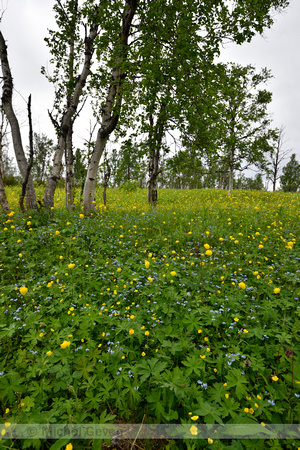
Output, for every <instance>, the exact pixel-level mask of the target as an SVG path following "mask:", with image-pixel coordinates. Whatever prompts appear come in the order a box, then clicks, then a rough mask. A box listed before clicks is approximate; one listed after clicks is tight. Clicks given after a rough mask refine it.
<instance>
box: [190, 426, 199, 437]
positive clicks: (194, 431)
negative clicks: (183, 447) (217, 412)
mask: <svg viewBox="0 0 300 450" xmlns="http://www.w3.org/2000/svg"><path fill="white" fill-rule="evenodd" d="M190 432H191V434H193V435H194V436H197V434H198V430H197V427H196V425H192V426H191V428H190Z"/></svg>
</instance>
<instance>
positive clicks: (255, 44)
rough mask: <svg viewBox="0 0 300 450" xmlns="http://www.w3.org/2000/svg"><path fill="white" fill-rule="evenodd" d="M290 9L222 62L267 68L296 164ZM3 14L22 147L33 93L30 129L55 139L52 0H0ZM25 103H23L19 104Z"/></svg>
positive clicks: (298, 14)
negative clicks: (46, 70) (44, 71)
mask: <svg viewBox="0 0 300 450" xmlns="http://www.w3.org/2000/svg"><path fill="white" fill-rule="evenodd" d="M290 3H291V4H290V7H289V8H288V9H286V10H285V11H284V12H283V13H282V14H278V15H276V16H275V24H274V25H273V27H272V29H271V30H266V31H265V33H264V37H261V36H256V37H255V38H254V39H253V40H252V42H251V43H250V44H243V45H242V46H237V45H234V44H230V45H227V46H226V48H225V49H224V50H223V51H222V60H223V61H233V62H237V63H240V64H242V65H247V64H253V65H255V66H256V68H257V70H260V69H261V68H262V67H267V68H269V69H271V71H272V74H273V75H274V79H272V80H271V81H270V82H269V84H268V89H269V90H270V91H271V92H273V101H272V104H271V106H270V108H269V110H270V112H272V116H273V119H274V126H277V127H280V126H284V127H285V139H286V140H287V143H286V145H285V148H292V149H293V151H294V152H295V153H297V155H298V160H299V161H300V83H299V78H300V52H299V47H300V27H299V22H300V1H299V0H291V2H290ZM0 5H1V9H2V10H3V9H4V10H5V13H4V15H3V19H2V23H1V24H0V26H1V31H2V33H3V35H4V38H5V40H6V41H7V45H8V56H9V61H10V66H11V70H12V75H13V78H14V86H15V91H16V92H15V96H14V101H15V104H16V109H17V111H18V114H19V117H20V121H21V123H23V124H24V127H23V134H24V140H25V139H26V143H25V145H26V144H27V134H26V133H27V131H26V130H27V128H26V116H27V113H26V100H27V99H28V96H29V94H32V111H33V121H34V131H36V132H44V133H46V134H47V135H48V136H49V137H51V138H52V139H55V134H54V130H53V127H52V125H51V123H50V121H49V118H48V115H47V109H51V104H52V99H53V87H52V85H51V84H50V83H49V82H48V81H47V80H46V78H45V77H44V76H43V75H41V73H40V70H41V66H43V65H44V66H47V65H48V61H49V54H48V51H47V46H46V44H45V42H44V40H43V39H44V37H45V36H47V28H54V15H53V12H52V5H53V0H0ZM24 99H25V100H24ZM88 127H89V117H88V115H86V116H85V115H84V111H83V119H82V122H81V124H80V130H78V122H76V130H75V134H77V141H75V142H76V145H77V146H80V145H82V144H81V143H82V140H80V136H81V137H87V134H88V132H87V130H88Z"/></svg>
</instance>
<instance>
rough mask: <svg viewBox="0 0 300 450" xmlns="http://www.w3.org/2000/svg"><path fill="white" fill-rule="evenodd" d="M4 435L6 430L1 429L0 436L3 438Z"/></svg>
mask: <svg viewBox="0 0 300 450" xmlns="http://www.w3.org/2000/svg"><path fill="white" fill-rule="evenodd" d="M5 433H6V430H5V429H4V428H3V430H1V436H4V435H5Z"/></svg>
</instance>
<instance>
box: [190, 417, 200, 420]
mask: <svg viewBox="0 0 300 450" xmlns="http://www.w3.org/2000/svg"><path fill="white" fill-rule="evenodd" d="M191 419H192V420H198V419H199V416H192V417H191Z"/></svg>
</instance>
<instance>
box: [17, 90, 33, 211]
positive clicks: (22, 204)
mask: <svg viewBox="0 0 300 450" xmlns="http://www.w3.org/2000/svg"><path fill="white" fill-rule="evenodd" d="M27 108H28V124H29V151H30V153H29V162H28V165H27V170H26V176H25V179H24V181H23V183H22V192H21V195H20V200H19V207H20V209H21V211H22V212H24V211H25V210H24V197H25V195H26V190H27V185H28V180H29V177H30V171H31V169H32V165H33V132H32V118H31V94H30V95H29V98H28V104H27Z"/></svg>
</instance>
